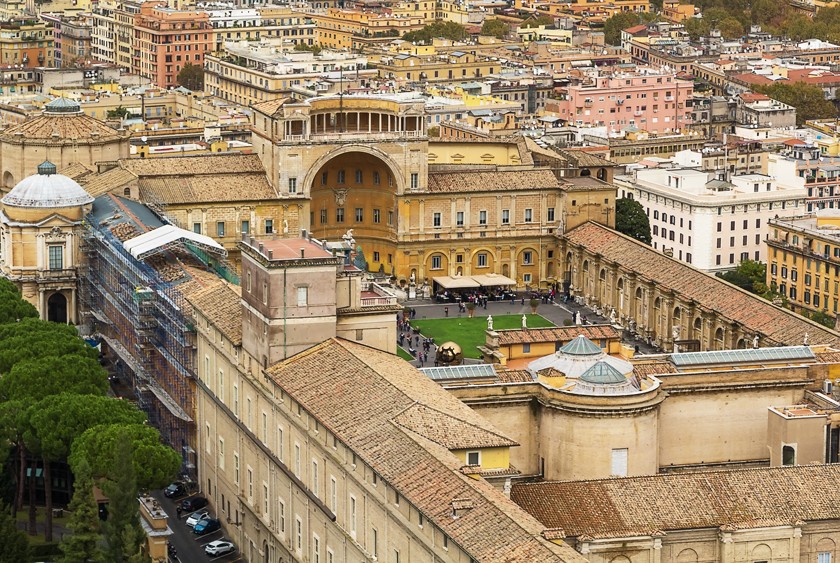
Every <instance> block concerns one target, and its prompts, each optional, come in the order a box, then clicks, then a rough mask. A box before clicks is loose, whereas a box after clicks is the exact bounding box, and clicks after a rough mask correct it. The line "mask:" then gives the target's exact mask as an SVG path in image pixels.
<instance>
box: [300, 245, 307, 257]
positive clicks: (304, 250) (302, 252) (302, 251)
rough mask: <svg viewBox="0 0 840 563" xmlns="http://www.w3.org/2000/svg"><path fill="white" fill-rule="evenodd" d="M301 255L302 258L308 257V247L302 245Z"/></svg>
mask: <svg viewBox="0 0 840 563" xmlns="http://www.w3.org/2000/svg"><path fill="white" fill-rule="evenodd" d="M300 257H301V258H306V249H305V248H302V247H301V249H300Z"/></svg>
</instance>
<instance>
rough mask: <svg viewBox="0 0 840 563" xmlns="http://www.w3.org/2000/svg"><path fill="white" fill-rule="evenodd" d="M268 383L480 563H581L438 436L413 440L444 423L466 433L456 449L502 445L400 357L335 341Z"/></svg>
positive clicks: (271, 371) (297, 359)
mask: <svg viewBox="0 0 840 563" xmlns="http://www.w3.org/2000/svg"><path fill="white" fill-rule="evenodd" d="M266 373H267V375H268V377H269V378H270V379H271V380H273V381H274V383H275V384H276V385H277V386H278V387H280V388H282V389H283V391H284V392H285V393H287V394H288V395H289V396H290V397H291V398H292V399H293V400H294V401H296V402H298V403H299V404H301V405H302V406H303V407H304V408H305V409H306V411H307V412H308V413H310V414H311V415H312V416H314V417H315V418H317V419H318V420H319V421H320V422H321V424H323V425H324V427H325V428H327V429H329V430H330V431H331V432H333V433H335V435H336V436H337V437H338V438H339V439H340V440H341V441H342V442H343V443H344V444H346V445H347V446H348V447H349V448H350V449H351V450H353V451H354V452H355V453H356V455H358V456H359V457H360V458H361V459H362V460H364V462H365V463H366V464H368V465H369V466H370V467H371V468H372V469H373V470H374V471H376V472H377V473H378V474H379V475H381V476H382V478H383V479H384V480H385V481H386V482H388V483H389V484H390V485H391V486H393V487H394V488H395V489H396V490H397V491H398V492H399V494H400V495H401V496H402V497H403V498H405V499H406V500H407V501H408V502H409V503H411V504H412V505H413V506H415V507H416V508H417V509H418V510H419V511H420V512H421V513H422V514H424V516H425V517H426V518H427V519H429V520H431V521H432V523H433V524H434V525H435V526H437V527H438V528H440V529H441V530H442V531H443V532H444V533H445V534H446V535H447V536H448V537H449V538H451V539H452V541H454V542H455V543H456V544H458V545H459V546H460V547H461V548H462V549H463V550H464V551H466V552H467V553H468V554H469V556H470V557H472V558H473V559H475V560H477V561H482V562H485V563H494V562H498V563H502V562H510V561H540V562H556V561H575V562H580V561H583V559H582V558H581V556H580V555H579V554H577V553H576V552H575V551H574V550H573V549H571V548H570V547H568V546H565V545H555V544H552V543H550V542H547V541H545V540H544V539H543V538H542V537H541V536H540V532H541V531H542V526H541V525H540V524H539V523H538V522H536V521H535V520H534V519H533V518H531V517H530V516H528V515H527V514H526V513H525V512H524V511H522V510H521V509H520V508H519V507H517V506H516V505H515V504H513V503H512V502H510V500H509V499H508V498H507V497H505V495H504V494H503V493H502V492H501V491H499V490H498V489H496V488H494V487H493V486H492V485H490V484H489V483H487V482H486V481H484V480H481V479H479V480H475V479H471V478H470V477H468V476H466V475H464V474H463V473H462V472H461V467H462V466H463V462H462V461H461V460H459V459H458V458H457V457H455V455H454V454H452V453H451V452H450V451H449V450H448V449H447V446H445V445H443V444H440V443H439V442H436V441H435V439H439V436H435V435H431V436H430V437H427V436H424V435H423V434H421V433H419V432H417V431H416V430H425V428H426V427H425V421H427V420H428V421H431V420H432V419H433V418H435V417H436V415H435V413H443V414H444V416H443V417H440V418H439V420H441V421H442V422H443V421H446V420H453V419H454V420H458V421H460V422H461V423H462V424H459V425H458V427H457V428H454V431H455V432H457V439H458V442H459V445H461V444H469V443H470V442H471V441H472V440H474V439H475V438H476V437H479V438H480V439H479V440H478V442H477V443H482V441H483V439H484V438H483V437H480V436H479V434H477V432H476V429H481V431H482V432H481V436H484V435H487V434H486V433H489V434H492V435H501V434H500V433H499V432H498V431H497V430H496V429H495V428H493V427H492V426H491V425H490V424H489V423H488V422H486V421H485V420H484V419H483V418H481V417H480V416H479V415H478V414H477V413H475V412H474V411H473V410H472V409H470V408H469V407H467V406H466V405H465V404H463V403H462V402H460V401H458V400H457V399H455V398H454V397H453V396H451V395H450V394H449V393H447V392H446V391H445V390H443V389H441V388H440V387H439V386H438V385H437V384H436V383H434V382H433V381H431V380H430V379H429V378H428V377H426V376H424V375H423V374H421V373H419V372H418V371H417V370H416V369H415V368H413V367H412V366H411V365H410V364H408V363H407V362H405V361H403V360H401V359H400V358H398V357H397V356H395V355H393V354H388V353H386V352H382V351H379V350H374V349H372V348H368V347H366V346H362V345H359V344H356V343H353V342H349V341H346V340H342V339H339V338H332V339H329V340H327V341H325V342H323V343H321V344H319V345H317V346H314V347H312V348H310V349H308V350H306V351H304V352H301V353H300V354H297V355H295V356H292V357H291V358H289V359H287V360H284V361H282V362H279V363H277V364H275V365H273V366H271V367H269V368H268V370H266ZM415 405H417V411H416V412H421V411H422V412H423V414H422V416H421V419H422V420H423V421H424V422H423V424H421V425H419V426H418V425H417V424H415V425H414V428H415V430H410V429H409V428H407V427H405V426H402V425H401V424H400V422H401V421H402V422H406V420H405V419H404V418H403V419H400V418H399V416H400V415H401V414H403V413H405V412H406V410H407V409H410V408H412V407H414V406H415ZM426 417H430V418H426ZM431 432H432V431H431V430H429V432H428V433H430V434H431ZM451 439H455V438H454V437H447V440H451ZM459 499H469V500H470V501H471V503H472V508H471V509H469V510H466V511H464V513H463V514H462V515H459V517H458V518H452V516H451V512H452V503H453V501H456V500H459Z"/></svg>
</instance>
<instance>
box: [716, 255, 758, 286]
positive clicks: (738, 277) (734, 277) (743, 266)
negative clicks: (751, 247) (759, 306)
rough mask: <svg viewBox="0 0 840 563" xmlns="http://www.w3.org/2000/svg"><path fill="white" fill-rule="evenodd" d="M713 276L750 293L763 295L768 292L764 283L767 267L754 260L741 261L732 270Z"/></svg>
mask: <svg viewBox="0 0 840 563" xmlns="http://www.w3.org/2000/svg"><path fill="white" fill-rule="evenodd" d="M715 275H716V276H717V277H719V278H721V279H724V280H726V281H728V282H729V283H731V284H734V285H737V286H738V287H740V288H741V289H745V290H746V291H749V292H750V293H755V294H757V295H764V294H766V293H767V292H768V291H769V289H768V287H767V283H766V280H767V265H766V264H764V263H762V262H758V261H756V260H742V261H741V263H740V264H738V267H737V268H735V269H734V270H730V271H728V272H718V273H717V274H715Z"/></svg>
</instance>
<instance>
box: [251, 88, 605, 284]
mask: <svg viewBox="0 0 840 563" xmlns="http://www.w3.org/2000/svg"><path fill="white" fill-rule="evenodd" d="M253 108H254V117H253V120H254V121H253V126H254V135H253V145H254V152H256V153H257V154H259V155H260V157H261V158H262V160H263V163H264V165H265V167H266V170H267V173H268V177H269V180H270V181H271V182H272V184H273V185H274V186H276V187H277V191H278V192H279V193H280V197H281V198H282V199H286V198H288V199H294V198H304V199H305V200H307V202H308V213H306V211H303V212H302V213H303V215H302V224H303V225H307V223H306V222H305V220H306V217H307V215H308V219H309V221H308V228H309V230H310V231H311V232H312V233H313V234H314V235H315V236H317V237H319V238H326V239H335V238H337V237H339V236H342V235H343V234H344V233H346V232H347V231H348V229H352V231H353V237H354V239H355V240H356V241H357V243H358V245H359V246H360V248H361V249H362V251H363V253H364V258H365V261H366V262H367V264H368V268H369V269H370V270H371V271H380V272H383V273H387V274H391V275H392V276H395V277H396V278H397V280H398V283H400V284H407V283H408V282H409V281H410V280H411V279H412V278H413V279H414V280H416V281H417V283H418V285H420V284H422V283H424V282H425V283H427V284H428V285H429V286H432V285H433V281H434V278H435V277H440V276H448V275H459V274H462V275H471V274H483V273H500V274H503V275H506V276H509V277H511V278H513V279H515V280H516V282H517V286H518V287H520V288H525V287H539V286H540V285H541V284H553V283H554V282H555V280H556V279H557V272H556V270H555V262H554V260H553V258H554V241H553V237H554V234H555V233H556V232H562V231H563V229H564V225H565V224H566V220H567V218H568V220H570V221H573V224H577V222H580V221H585V220H600V221H602V222H604V223H605V224H611V222H612V221H614V217H612V216H611V215H610V211H612V210H613V209H614V201H615V189H614V188H613V187H612V186H611V185H609V183H607V182H604V181H601V180H599V179H597V178H586V177H578V176H585V175H586V174H588V173H590V172H591V171H590V169H589V168H590V167H589V166H584V167H583V168H581V169H580V170H578V171H577V172H579V173H575V174H574V175H571V176H570V177H568V178H567V177H562V176H561V175H562V174H563V172H564V171H554V170H552V169H550V168H548V167H538V166H535V165H534V162H533V160H532V159H531V156H530V152H529V151H528V150H527V148H526V147H525V145H524V144H519V143H516V142H512V141H507V142H504V141H491V142H488V143H486V144H485V143H471V142H468V141H465V142H460V143H458V142H455V143H453V142H442V143H438V144H432V145H430V143H429V141H428V140H427V136H426V119H425V117H426V116H425V113H424V111H425V106H424V102H423V100H422V99H418V98H416V97H411V96H408V97H402V96H362V95H353V96H349V95H348V96H329V97H320V98H317V99H312V100H308V101H305V102H292V101H290V100H286V99H283V100H275V101H272V102H265V103H261V104H257V105H255V106H253ZM485 146H486V149H483V147H485ZM560 160H564V159H560ZM564 162H567V161H566V160H564ZM281 163H282V166H281ZM596 164H597V169H598V170H604V178H606V177H607V174H606V170H607V169H608V168H609V164H610V163H607V162H606V161H603V160H602V159H598V162H597V163H596ZM595 173H598V172H595ZM558 176H561V177H558ZM572 192H575V193H574V195H573V196H571V195H568V194H572ZM304 228H306V227H304ZM453 233H454V235H453ZM445 235H446V236H445ZM443 240H446V241H447V242H446V244H445V245H444V244H441V241H443Z"/></svg>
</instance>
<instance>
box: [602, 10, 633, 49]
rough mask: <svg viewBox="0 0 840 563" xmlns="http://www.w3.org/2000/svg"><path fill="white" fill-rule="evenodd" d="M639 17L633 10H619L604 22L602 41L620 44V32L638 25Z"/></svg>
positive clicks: (609, 43)
mask: <svg viewBox="0 0 840 563" xmlns="http://www.w3.org/2000/svg"><path fill="white" fill-rule="evenodd" d="M641 21H642V20H641V18H639V15H638V14H636V13H635V12H619V13H617V14H616V15H614V16H612V17H610V18H608V19H607V21H605V22H604V42H605V43H607V44H608V45H621V32H622V30H625V29H627V28H630V27H633V26H634V25H639V22H641Z"/></svg>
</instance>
